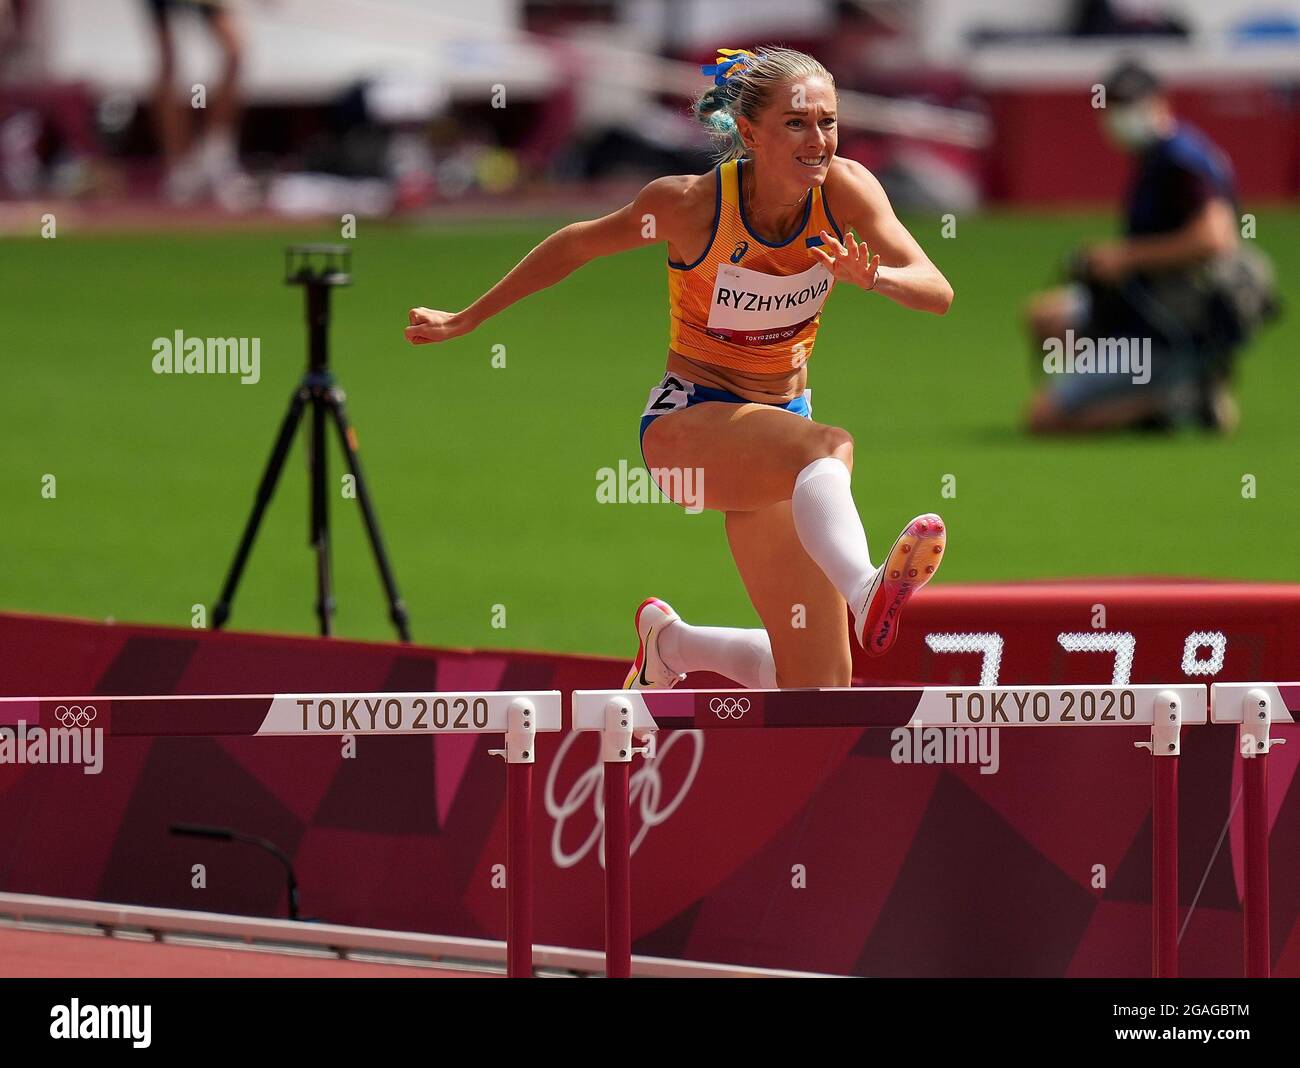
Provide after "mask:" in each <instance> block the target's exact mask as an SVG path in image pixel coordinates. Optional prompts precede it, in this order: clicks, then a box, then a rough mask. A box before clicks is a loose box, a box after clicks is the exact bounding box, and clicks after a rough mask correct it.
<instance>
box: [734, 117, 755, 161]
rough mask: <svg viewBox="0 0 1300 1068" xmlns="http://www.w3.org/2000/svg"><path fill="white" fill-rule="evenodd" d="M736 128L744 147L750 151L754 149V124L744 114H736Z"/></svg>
mask: <svg viewBox="0 0 1300 1068" xmlns="http://www.w3.org/2000/svg"><path fill="white" fill-rule="evenodd" d="M736 129H737V130H739V131H740V140H741V141H742V142H744V145H745V148H747V149H748V150H749V151H751V152H752V151H753V150H754V124H753V123H752V122H750V121H749V120H748V119H747V118H745V116H744V115H737V116H736Z"/></svg>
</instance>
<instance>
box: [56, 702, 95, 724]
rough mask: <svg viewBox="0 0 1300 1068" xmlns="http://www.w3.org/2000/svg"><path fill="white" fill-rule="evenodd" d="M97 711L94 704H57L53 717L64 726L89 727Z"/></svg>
mask: <svg viewBox="0 0 1300 1068" xmlns="http://www.w3.org/2000/svg"><path fill="white" fill-rule="evenodd" d="M97 714H98V713H97V712H96V711H95V706H94V705H58V706H57V707H56V708H55V709H54V718H55V719H57V720H58V721H59V722H60V723H62V724H63V725H64V726H65V727H89V726H90V724H91V721H92V720H93V719H94V718H95V716H96V715H97Z"/></svg>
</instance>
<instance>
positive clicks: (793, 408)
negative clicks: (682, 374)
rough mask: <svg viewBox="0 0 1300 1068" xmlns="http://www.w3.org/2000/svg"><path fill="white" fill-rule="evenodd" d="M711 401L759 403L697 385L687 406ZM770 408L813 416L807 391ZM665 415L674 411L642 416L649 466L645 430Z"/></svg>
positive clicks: (642, 430)
mask: <svg viewBox="0 0 1300 1068" xmlns="http://www.w3.org/2000/svg"><path fill="white" fill-rule="evenodd" d="M709 401H719V402H721V403H723V404H757V403H759V402H758V401H752V400H749V399H748V398H747V397H740V396H737V395H736V394H735V393H732V392H730V391H729V390H725V389H710V388H709V387H708V386H696V387H695V389H694V390H693V392H692V393H691V395H690V396H689V397H687V398H686V407H687V408H693V407H695V405H697V404H704V403H706V402H709ZM768 407H769V408H779V409H781V411H783V412H793V413H794V414H795V415H798V416H802V417H803V418H804V419H811V418H812V405H811V404H810V403H809V402H808V397H807V394H806V393H800V394H799V396H797V397H794V398H793V399H791V400H788V401H786V402H785V403H784V404H769V405H768ZM673 410H674V411H678V412H680V411H682V409H681V408H675V409H673ZM665 415H672V412H661V413H660V414H659V415H643V416H641V433H640V435H639V440H640V442H641V462H642V463H644V464H645V465H646V467H647V468H649V466H650V465H649V464H648V463H646V458H645V432H646V430H647V429H648V428H649V426H650V424H651V423H653V422H654V421H655V420H656V419H662V418H663V417H664V416H665Z"/></svg>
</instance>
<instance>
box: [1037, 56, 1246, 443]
mask: <svg viewBox="0 0 1300 1068" xmlns="http://www.w3.org/2000/svg"><path fill="white" fill-rule="evenodd" d="M1097 113H1098V115H1099V116H1100V118H1101V121H1102V124H1103V126H1104V128H1105V130H1106V133H1107V135H1108V136H1109V138H1110V139H1111V140H1112V141H1113V142H1114V144H1116V145H1117V146H1118V147H1119V148H1120V149H1122V150H1123V151H1125V152H1127V153H1129V154H1130V155H1132V156H1133V157H1134V160H1135V173H1134V176H1133V180H1132V183H1131V185H1130V188H1129V192H1128V195H1127V202H1126V204H1125V205H1124V236H1123V237H1122V238H1120V239H1118V240H1113V241H1105V242H1100V243H1097V244H1093V245H1091V246H1088V247H1085V248H1084V249H1083V250H1081V251H1080V252H1079V253H1077V254H1076V255H1075V257H1074V261H1073V263H1072V265H1071V268H1070V275H1071V281H1070V282H1069V284H1067V285H1065V286H1062V287H1060V288H1057V289H1053V290H1049V291H1048V292H1045V293H1040V294H1037V295H1035V296H1034V297H1033V298H1032V299H1031V300H1030V302H1029V306H1028V309H1027V321H1028V327H1029V331H1030V334H1031V337H1032V338H1033V341H1034V343H1035V345H1036V346H1040V347H1043V348H1046V347H1047V344H1048V343H1050V342H1059V343H1060V344H1061V345H1062V346H1063V349H1064V351H1065V352H1066V353H1070V352H1077V351H1081V350H1082V348H1083V347H1084V346H1086V345H1089V344H1091V343H1095V342H1096V341H1098V340H1100V339H1106V340H1108V341H1110V340H1116V339H1122V340H1121V343H1122V344H1124V345H1131V346H1133V347H1134V348H1135V350H1136V349H1138V348H1140V346H1141V345H1142V344H1144V343H1145V342H1146V340H1147V339H1149V348H1148V349H1147V350H1146V351H1147V353H1148V354H1149V359H1150V369H1149V373H1145V372H1144V373H1143V374H1140V375H1135V374H1134V373H1133V372H1132V370H1131V369H1130V368H1127V367H1126V368H1124V369H1122V370H1121V369H1114V370H1101V369H1100V368H1099V367H1090V368H1089V369H1087V370H1080V371H1067V372H1063V373H1059V372H1058V373H1056V374H1053V375H1052V376H1051V378H1050V379H1049V380H1048V381H1047V383H1046V384H1044V385H1043V386H1042V387H1041V388H1040V389H1039V391H1038V392H1037V394H1036V395H1035V396H1034V397H1033V399H1032V401H1031V403H1030V406H1029V412H1028V424H1029V428H1030V429H1031V430H1033V431H1035V432H1038V433H1054V432H1071V431H1075V432H1086V431H1098V430H1111V429H1119V428H1130V427H1137V428H1169V427H1174V426H1183V425H1188V424H1195V423H1199V424H1200V425H1203V426H1206V427H1209V428H1212V429H1215V430H1220V431H1230V430H1232V429H1233V428H1234V427H1235V426H1236V422H1237V409H1236V404H1235V402H1234V400H1233V398H1232V395H1231V393H1230V390H1229V382H1230V377H1231V371H1232V364H1233V359H1234V356H1235V354H1236V352H1237V350H1238V348H1239V347H1240V345H1241V343H1242V342H1243V341H1244V340H1245V338H1246V336H1248V334H1249V333H1250V332H1251V331H1252V330H1253V328H1254V326H1255V325H1257V322H1258V320H1259V319H1260V318H1263V317H1264V316H1265V315H1266V314H1267V311H1268V309H1267V308H1262V307H1261V308H1255V309H1252V308H1251V307H1249V305H1250V304H1251V302H1252V301H1259V300H1260V298H1261V295H1262V294H1263V293H1264V292H1265V291H1267V290H1268V289H1270V288H1271V279H1270V277H1269V272H1268V269H1267V265H1266V263H1265V262H1264V261H1263V260H1262V257H1260V256H1258V255H1257V254H1253V253H1246V252H1244V251H1242V249H1241V243H1240V240H1239V235H1238V230H1239V225H1240V223H1239V215H1240V213H1239V208H1238V204H1237V193H1236V187H1235V181H1234V177H1233V170H1232V164H1231V162H1230V161H1229V160H1228V158H1227V156H1226V155H1225V154H1224V153H1223V152H1222V151H1221V150H1220V149H1219V148H1218V147H1217V146H1215V145H1214V144H1213V143H1212V142H1211V141H1210V140H1209V139H1208V138H1206V137H1205V135H1204V134H1202V133H1201V132H1200V131H1199V130H1197V129H1196V128H1195V127H1193V126H1191V125H1190V124H1188V123H1185V122H1180V121H1179V120H1178V118H1177V117H1176V116H1175V114H1174V111H1173V108H1172V106H1171V104H1170V102H1169V100H1168V98H1167V97H1166V96H1165V94H1164V92H1163V90H1162V88H1161V85H1160V82H1159V80H1158V79H1157V78H1156V76H1155V75H1154V74H1153V73H1152V72H1151V71H1150V70H1148V69H1147V68H1146V67H1144V66H1142V65H1141V64H1139V63H1136V62H1133V61H1126V62H1124V63H1122V64H1121V65H1120V66H1119V67H1117V68H1116V69H1115V70H1114V71H1113V72H1112V73H1111V75H1110V77H1109V78H1107V80H1106V82H1105V100H1104V106H1103V107H1101V108H1099V109H1098V112H1097ZM1252 291H1253V295H1252ZM1264 303H1267V302H1266V301H1265V302H1264ZM1080 341H1081V342H1082V343H1083V345H1079V344H1077V342H1080ZM1057 351H1060V350H1057ZM1095 351H1102V349H1101V348H1096V349H1095ZM1110 351H1115V352H1118V351H1127V350H1118V349H1111V350H1110ZM1144 379H1145V380H1144Z"/></svg>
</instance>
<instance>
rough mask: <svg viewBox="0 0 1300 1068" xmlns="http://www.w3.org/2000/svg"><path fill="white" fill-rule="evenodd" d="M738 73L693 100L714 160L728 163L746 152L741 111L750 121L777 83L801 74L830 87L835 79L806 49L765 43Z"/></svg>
mask: <svg viewBox="0 0 1300 1068" xmlns="http://www.w3.org/2000/svg"><path fill="white" fill-rule="evenodd" d="M735 70H736V71H737V73H735V74H733V75H731V77H729V78H728V79H727V84H726V85H711V86H709V88H708V89H706V90H704V92H703V93H701V94H700V95H699V96H698V97H697V98H696V100H695V109H694V110H695V117H696V119H698V120H699V121H700V123H702V124H703V125H704V127H705V128H706V129H707V130H708V131H709V133H710V135H711V136H712V138H713V141H714V145H715V150H714V160H715V162H717V163H729V162H730V161H731V160H733V159H741V158H743V157H744V156H746V155H748V153H749V150H748V149H747V148H745V143H744V141H742V140H741V137H740V129H739V127H738V126H737V125H736V117H737V116H738V115H743V116H745V118H747V119H749V120H750V121H751V122H756V121H757V120H758V116H759V113H760V112H762V111H763V109H764V108H766V107H767V106H768V104H770V103H771V102H772V94H773V93H774V92H775V91H776V88H777V87H778V86H780V85H784V84H786V83H788V82H792V81H798V80H799V79H801V78H812V77H820V78H825V79H826V80H827V81H828V82H829V83H830V86H831V89H832V90H833V89H834V88H835V79H834V78H832V77H831V73H830V71H828V70H827V69H826V68H825V67H823V66H822V65H821V64H820V63H819V62H818V61H817V60H815V59H814V58H813V57H812V56H810V55H808V54H807V53H805V52H797V51H795V50H794V49H793V48H780V47H778V46H776V45H766V46H763V47H760V48H758V49H757V50H756V54H755V56H754V58H752V59H747V60H746V62H744V63H742V64H738V65H737V67H736V68H735Z"/></svg>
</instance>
